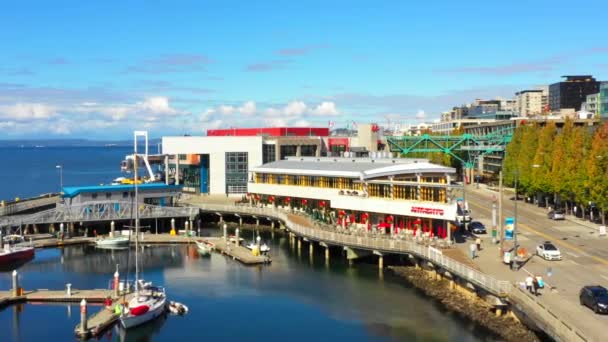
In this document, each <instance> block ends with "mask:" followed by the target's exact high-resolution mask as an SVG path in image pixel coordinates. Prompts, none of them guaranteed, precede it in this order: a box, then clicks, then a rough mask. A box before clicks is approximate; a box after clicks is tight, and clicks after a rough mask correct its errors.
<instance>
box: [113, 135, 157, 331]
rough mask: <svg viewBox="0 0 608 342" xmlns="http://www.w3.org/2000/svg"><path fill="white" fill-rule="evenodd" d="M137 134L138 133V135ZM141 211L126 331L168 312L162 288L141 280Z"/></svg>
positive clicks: (122, 320) (124, 316)
mask: <svg viewBox="0 0 608 342" xmlns="http://www.w3.org/2000/svg"><path fill="white" fill-rule="evenodd" d="M136 134H137V133H136ZM133 156H134V159H135V161H136V162H135V163H134V176H135V177H134V179H136V180H137V158H138V156H137V141H135V153H134V155H133ZM133 185H134V187H135V204H134V205H135V206H136V208H137V207H138V206H139V204H138V202H137V200H138V197H137V181H136V182H134V184H133ZM138 211H139V210H138V209H135V297H133V298H132V299H131V300H130V301H129V303H128V307H127V308H125V309H124V310H123V312H122V315H121V316H120V323H121V325H122V326H123V327H124V328H125V329H129V328H133V327H135V326H138V325H141V324H143V323H146V322H149V321H151V320H153V319H155V318H157V317H159V316H160V315H162V314H163V313H165V311H166V302H167V296H166V294H165V289H164V288H162V287H157V286H152V283H146V282H144V281H143V279H139V258H138V254H139V212H138Z"/></svg>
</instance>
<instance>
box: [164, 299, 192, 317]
mask: <svg viewBox="0 0 608 342" xmlns="http://www.w3.org/2000/svg"><path fill="white" fill-rule="evenodd" d="M167 310H169V312H170V313H171V314H173V315H180V316H183V315H185V314H187V313H188V307H187V306H185V305H184V304H182V303H178V302H174V301H170V302H169V305H167Z"/></svg>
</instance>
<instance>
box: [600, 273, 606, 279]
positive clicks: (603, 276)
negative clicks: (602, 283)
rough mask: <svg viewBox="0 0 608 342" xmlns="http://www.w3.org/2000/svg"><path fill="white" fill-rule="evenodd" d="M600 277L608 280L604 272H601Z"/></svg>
mask: <svg viewBox="0 0 608 342" xmlns="http://www.w3.org/2000/svg"><path fill="white" fill-rule="evenodd" d="M600 277H602V278H604V279H606V280H608V277H606V276H605V275H603V274H600Z"/></svg>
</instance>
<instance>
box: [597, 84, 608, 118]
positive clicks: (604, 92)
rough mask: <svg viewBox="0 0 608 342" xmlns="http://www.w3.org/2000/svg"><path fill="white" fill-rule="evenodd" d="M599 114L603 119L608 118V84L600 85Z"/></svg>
mask: <svg viewBox="0 0 608 342" xmlns="http://www.w3.org/2000/svg"><path fill="white" fill-rule="evenodd" d="M599 94H600V95H599V99H598V101H599V114H600V117H601V118H603V119H607V118H608V82H602V84H600V93H599Z"/></svg>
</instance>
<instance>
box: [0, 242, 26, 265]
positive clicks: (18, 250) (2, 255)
mask: <svg viewBox="0 0 608 342" xmlns="http://www.w3.org/2000/svg"><path fill="white" fill-rule="evenodd" d="M33 257H34V247H20V246H11V245H4V249H2V250H0V265H3V264H8V263H12V262H19V261H22V260H29V259H32V258H33Z"/></svg>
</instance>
